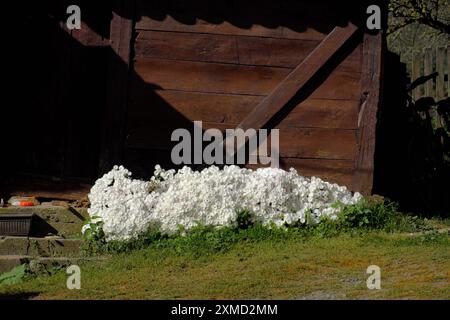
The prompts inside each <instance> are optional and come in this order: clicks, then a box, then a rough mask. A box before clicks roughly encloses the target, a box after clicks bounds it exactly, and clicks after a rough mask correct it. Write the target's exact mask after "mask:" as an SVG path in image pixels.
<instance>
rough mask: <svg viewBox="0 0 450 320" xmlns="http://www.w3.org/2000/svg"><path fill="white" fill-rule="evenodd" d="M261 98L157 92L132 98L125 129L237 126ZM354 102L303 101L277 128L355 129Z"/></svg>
mask: <svg viewBox="0 0 450 320" xmlns="http://www.w3.org/2000/svg"><path fill="white" fill-rule="evenodd" d="M262 99H263V97H257V96H245V95H229V94H206V93H196V92H180V91H168V90H157V91H155V92H154V95H152V96H151V97H147V98H146V97H145V93H141V94H140V95H138V94H136V95H134V98H133V99H131V101H130V103H129V107H128V118H129V126H130V127H133V126H134V125H136V124H137V123H142V122H149V125H151V123H152V121H153V120H154V121H167V122H176V121H177V119H179V120H178V122H179V123H180V125H182V124H183V122H184V121H185V119H187V120H189V121H196V120H198V121H200V120H202V121H207V122H216V123H230V124H235V125H237V124H239V123H240V122H241V121H242V119H244V118H245V117H246V116H247V115H248V114H249V113H250V112H251V111H252V110H253V109H254V108H255V106H256V105H258V103H259V102H261V100H262ZM358 110H359V101H358V100H327V99H307V100H305V101H302V102H301V103H299V104H298V105H297V106H296V107H295V108H293V110H292V111H291V112H290V113H289V114H288V115H287V116H286V117H285V118H284V119H283V120H282V121H281V122H280V123H279V124H278V127H280V128H285V127H316V128H342V129H356V128H357V117H358Z"/></svg>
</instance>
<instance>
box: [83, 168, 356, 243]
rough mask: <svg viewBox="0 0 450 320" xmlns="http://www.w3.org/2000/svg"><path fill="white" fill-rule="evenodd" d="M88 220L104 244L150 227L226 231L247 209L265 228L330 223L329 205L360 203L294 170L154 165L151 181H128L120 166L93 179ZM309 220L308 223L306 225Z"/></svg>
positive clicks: (332, 212)
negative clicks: (97, 224)
mask: <svg viewBox="0 0 450 320" xmlns="http://www.w3.org/2000/svg"><path fill="white" fill-rule="evenodd" d="M89 199H90V201H91V208H90V209H89V213H90V214H91V215H92V216H99V217H100V218H101V219H102V220H103V231H104V232H105V234H106V236H107V239H108V240H125V239H130V238H133V237H136V236H137V235H139V234H140V233H142V232H144V231H146V230H147V229H148V228H149V227H150V226H151V225H154V226H157V227H159V228H160V230H161V231H162V232H166V233H171V232H174V231H177V230H179V228H180V226H181V227H182V228H183V229H185V230H189V229H190V228H192V227H194V226H196V225H198V224H199V223H201V224H203V225H213V226H229V225H231V224H232V223H234V221H236V218H237V213H238V212H239V211H241V210H249V211H250V212H251V213H252V214H253V215H254V218H255V219H256V220H257V221H258V222H259V223H262V224H264V225H267V224H271V223H275V224H276V225H278V226H281V225H289V224H292V223H296V222H299V221H300V222H302V223H305V222H306V220H307V216H308V215H309V219H311V220H312V222H317V221H318V220H319V219H320V218H321V217H323V216H326V217H329V218H332V219H333V218H335V217H336V212H337V210H338V209H337V208H335V207H333V204H336V203H337V202H340V203H342V204H354V203H356V202H357V201H358V200H360V199H361V195H360V194H358V193H355V194H352V193H351V192H350V191H348V190H347V188H346V187H342V186H338V185H337V184H331V183H327V182H324V181H322V180H321V179H319V178H315V177H313V178H305V177H302V176H299V175H298V174H297V172H296V171H295V170H294V169H291V170H290V171H284V170H281V169H273V168H264V169H257V170H255V171H253V170H249V169H242V168H239V167H237V166H228V167H225V168H224V169H223V170H220V169H219V168H218V167H215V166H212V167H209V168H207V169H204V170H202V171H200V172H199V171H193V170H191V169H190V168H189V167H184V168H183V169H180V170H179V171H178V172H176V171H175V170H169V171H165V170H163V169H161V168H160V167H159V166H156V170H155V175H154V177H153V178H152V180H151V181H150V182H145V181H141V180H135V179H132V178H131V172H129V171H128V170H126V169H125V168H123V167H114V169H113V170H112V171H111V172H109V173H107V174H105V175H104V176H103V177H102V178H100V179H99V180H97V182H96V183H95V185H94V187H93V188H92V190H91V193H90V195H89ZM308 221H309V220H308Z"/></svg>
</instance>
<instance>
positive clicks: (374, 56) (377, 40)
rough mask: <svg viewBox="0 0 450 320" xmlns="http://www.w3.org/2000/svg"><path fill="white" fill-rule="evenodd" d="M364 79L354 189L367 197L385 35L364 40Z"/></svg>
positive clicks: (369, 36) (374, 141)
mask: <svg viewBox="0 0 450 320" xmlns="http://www.w3.org/2000/svg"><path fill="white" fill-rule="evenodd" d="M363 50H364V65H363V70H364V73H363V79H362V93H363V100H364V102H363V105H362V107H361V111H360V118H361V122H360V124H361V126H360V129H359V133H358V148H357V156H356V160H355V172H354V179H353V184H352V185H353V188H354V190H356V191H360V192H362V193H363V194H365V195H369V194H371V193H372V191H373V175H374V161H375V159H374V158H375V143H376V126H377V114H378V107H379V105H380V103H381V99H382V97H381V93H382V92H381V88H382V83H381V81H382V71H383V52H384V51H383V33H382V32H379V33H378V34H376V35H370V34H366V35H365V37H364V49H363Z"/></svg>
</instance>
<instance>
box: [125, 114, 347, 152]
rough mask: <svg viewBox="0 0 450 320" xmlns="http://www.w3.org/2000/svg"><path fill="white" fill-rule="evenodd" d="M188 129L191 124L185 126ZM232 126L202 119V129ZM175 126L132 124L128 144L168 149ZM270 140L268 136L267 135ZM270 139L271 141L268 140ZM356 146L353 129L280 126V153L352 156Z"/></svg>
mask: <svg viewBox="0 0 450 320" xmlns="http://www.w3.org/2000/svg"><path fill="white" fill-rule="evenodd" d="M186 128H187V129H188V130H189V129H191V128H192V125H191V126H186ZM210 128H217V129H220V130H222V131H223V130H225V129H232V128H234V125H232V124H223V123H209V122H203V130H207V129H210ZM175 129H177V127H176V126H172V125H169V126H165V125H163V124H159V125H158V124H155V125H151V126H149V125H142V126H137V125H135V126H133V127H130V128H129V129H128V133H127V141H126V144H127V147H130V148H137V149H158V150H168V151H169V150H171V148H172V146H174V145H175V144H177V143H176V142H172V141H171V139H170V138H171V134H172V132H173V130H175ZM269 140H270V139H269ZM269 142H270V141H269ZM269 145H270V143H269ZM355 149H356V130H342V129H320V128H286V129H284V128H283V129H280V155H281V156H282V157H302V158H319V159H341V160H352V159H353V158H354V155H355Z"/></svg>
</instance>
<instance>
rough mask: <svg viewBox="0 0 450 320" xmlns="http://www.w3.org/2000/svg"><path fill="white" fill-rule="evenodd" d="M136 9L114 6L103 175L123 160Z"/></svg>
mask: <svg viewBox="0 0 450 320" xmlns="http://www.w3.org/2000/svg"><path fill="white" fill-rule="evenodd" d="M134 7H135V6H134V0H114V1H113V4H112V20H111V27H110V42H111V50H110V57H109V66H108V92H107V110H106V111H105V113H104V115H105V119H104V123H103V128H102V129H103V132H102V142H101V147H100V163H99V170H100V174H102V173H104V172H107V171H109V170H110V169H111V167H112V166H113V165H116V164H120V161H121V160H122V155H123V148H124V139H125V137H124V136H125V123H126V118H125V114H126V104H127V91H128V90H127V89H128V88H127V87H128V76H129V66H130V54H131V40H132V32H133V18H132V17H133V15H134Z"/></svg>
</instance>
